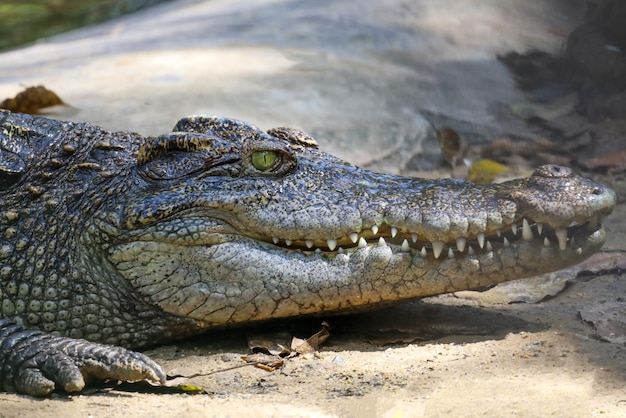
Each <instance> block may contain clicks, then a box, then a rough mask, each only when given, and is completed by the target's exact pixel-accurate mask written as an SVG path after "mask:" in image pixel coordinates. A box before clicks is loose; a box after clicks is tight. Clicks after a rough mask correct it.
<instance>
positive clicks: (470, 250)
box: [467, 245, 474, 255]
mask: <svg viewBox="0 0 626 418" xmlns="http://www.w3.org/2000/svg"><path fill="white" fill-rule="evenodd" d="M467 255H474V249H473V248H472V246H471V245H468V246H467Z"/></svg>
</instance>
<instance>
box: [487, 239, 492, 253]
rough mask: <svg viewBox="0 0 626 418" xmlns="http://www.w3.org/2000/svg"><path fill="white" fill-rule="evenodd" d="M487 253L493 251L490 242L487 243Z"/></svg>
mask: <svg viewBox="0 0 626 418" xmlns="http://www.w3.org/2000/svg"><path fill="white" fill-rule="evenodd" d="M487 251H489V252H491V251H493V247H492V246H491V241H487Z"/></svg>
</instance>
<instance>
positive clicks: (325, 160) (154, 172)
mask: <svg viewBox="0 0 626 418" xmlns="http://www.w3.org/2000/svg"><path fill="white" fill-rule="evenodd" d="M0 196H1V201H2V206H1V210H0V389H4V390H7V391H20V392H25V393H30V394H34V395H45V394H47V393H49V392H50V391H51V390H53V389H54V388H55V384H56V385H58V387H60V388H62V389H65V390H68V391H75V390H80V389H81V388H82V387H83V385H84V381H83V380H84V378H99V379H105V378H113V379H120V380H129V381H133V380H141V379H147V380H153V381H157V382H158V381H163V379H164V374H163V372H162V370H161V369H160V367H159V366H158V365H157V364H156V363H154V362H152V361H151V360H150V359H149V358H147V357H145V356H143V355H141V354H139V353H135V352H132V351H127V350H126V349H127V348H137V347H142V346H146V345H149V344H155V343H158V342H163V341H167V340H172V339H175V338H181V337H184V336H186V335H191V334H197V333H199V332H201V331H202V330H205V329H207V328H210V327H218V326H228V325H234V324H242V323H251V322H254V321H262V320H268V319H272V318H281V317H289V316H296V315H307V314H320V313H326V312H328V313H330V312H341V311H352V310H358V309H363V308H368V309H369V308H371V307H375V306H376V305H385V304H389V303H393V302H399V301H403V300H409V299H414V298H419V297H424V296H429V295H436V294H440V293H446V292H452V291H457V290H462V289H472V288H478V287H482V286H486V285H493V284H496V283H499V282H502V281H506V280H513V279H518V278H522V277H528V276H533V275H536V274H539V273H544V272H548V271H554V270H558V269H561V268H564V267H566V266H569V265H571V264H574V263H577V262H579V261H581V260H583V259H584V258H586V257H588V256H589V255H591V254H592V253H594V252H595V251H597V250H598V249H599V248H600V247H601V246H602V244H603V242H604V233H605V232H604V229H603V227H602V224H601V221H602V219H603V217H604V216H606V215H607V214H608V213H610V211H611V210H612V208H613V206H614V205H615V194H614V193H613V192H612V191H611V190H609V189H607V188H606V187H604V186H602V185H600V184H597V183H594V182H593V181H591V180H587V179H584V178H582V177H579V176H577V175H575V174H574V173H572V171H571V170H570V169H568V168H565V167H559V166H552V165H550V166H543V167H540V168H538V169H537V170H536V171H535V172H534V173H533V175H532V176H530V177H528V178H525V179H519V180H514V181H509V182H506V183H502V184H497V185H485V186H479V185H475V184H471V183H466V182H461V181H457V180H452V179H447V180H425V179H418V178H408V177H400V176H394V175H389V174H378V173H373V172H369V171H367V170H363V169H360V168H357V167H355V166H353V165H351V164H349V163H347V162H345V161H343V160H340V159H338V158H336V157H333V156H331V155H329V154H326V153H323V152H322V151H320V150H319V149H318V146H317V144H316V142H315V141H314V140H313V139H312V138H310V137H309V136H308V135H306V134H304V133H303V132H301V131H298V130H295V129H289V128H277V129H272V130H270V131H268V132H263V131H261V130H259V129H257V128H256V127H254V126H252V125H249V124H246V123H244V122H240V121H236V120H231V119H222V118H215V117H189V118H185V119H183V120H181V121H180V122H179V123H178V124H177V125H176V127H175V128H174V130H173V132H172V133H170V134H167V135H163V136H160V137H156V138H144V137H142V136H140V135H137V134H133V133H129V132H118V133H110V132H107V131H105V130H103V129H101V128H99V127H96V126H91V125H89V124H74V123H70V122H61V121H56V120H51V119H45V118H36V117H31V116H27V115H21V114H11V113H9V112H4V111H2V112H0ZM100 344H106V345H100ZM122 347H125V348H122Z"/></svg>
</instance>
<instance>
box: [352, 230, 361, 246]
mask: <svg viewBox="0 0 626 418" xmlns="http://www.w3.org/2000/svg"><path fill="white" fill-rule="evenodd" d="M358 240H359V234H357V233H356V232H353V233H351V234H350V241H352V243H353V244H356V242H357V241H358Z"/></svg>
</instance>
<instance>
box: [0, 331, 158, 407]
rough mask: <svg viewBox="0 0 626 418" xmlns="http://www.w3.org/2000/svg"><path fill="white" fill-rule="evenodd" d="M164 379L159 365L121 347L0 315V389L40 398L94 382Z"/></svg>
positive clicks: (78, 388)
mask: <svg viewBox="0 0 626 418" xmlns="http://www.w3.org/2000/svg"><path fill="white" fill-rule="evenodd" d="M109 379H113V380H122V381H126V382H136V381H141V380H147V381H151V382H155V383H163V382H165V373H164V372H163V369H162V368H161V366H159V365H158V364H157V363H155V362H154V361H153V360H152V359H150V358H149V357H147V356H145V355H143V354H141V353H137V352H134V351H129V350H126V349H124V348H121V347H116V346H110V345H104V344H96V343H92V342H89V341H86V340H79V339H73V338H65V337H57V336H54V335H52V334H49V333H45V332H42V331H36V330H28V329H25V328H24V327H22V326H20V325H17V324H15V323H13V322H10V321H7V320H1V319H0V389H1V390H5V391H8V392H20V393H25V394H28V395H32V396H45V395H47V394H49V393H50V392H52V391H53V390H54V389H55V388H61V389H63V390H65V391H67V392H78V391H80V390H82V389H83V388H84V386H85V383H86V382H89V381H93V380H98V381H104V380H109Z"/></svg>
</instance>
